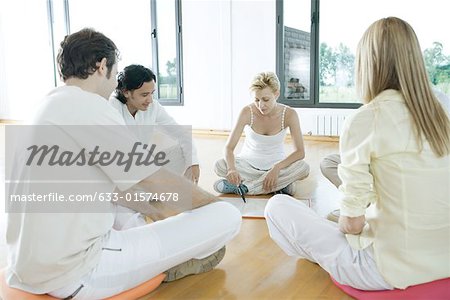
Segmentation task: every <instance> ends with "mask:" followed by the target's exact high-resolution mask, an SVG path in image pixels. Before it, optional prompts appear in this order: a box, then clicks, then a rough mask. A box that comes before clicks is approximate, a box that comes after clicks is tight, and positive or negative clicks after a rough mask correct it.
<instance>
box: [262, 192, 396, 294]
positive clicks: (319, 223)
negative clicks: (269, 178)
mask: <svg viewBox="0 0 450 300" xmlns="http://www.w3.org/2000/svg"><path fill="white" fill-rule="evenodd" d="M265 217H266V221H267V225H268V227H269V233H270V237H271V238H272V239H273V240H274V241H275V242H276V243H277V244H278V246H280V248H281V249H283V251H284V252H286V254H288V255H289V256H296V257H299V258H306V259H308V260H309V261H311V262H314V263H317V264H319V265H320V266H321V267H322V268H323V269H324V270H325V271H327V272H328V273H329V274H330V275H331V276H332V277H333V278H334V279H335V280H336V281H337V282H339V283H341V284H345V285H349V286H352V287H354V288H357V289H361V290H386V289H393V287H392V286H391V285H389V284H388V283H386V282H385V281H384V279H383V277H382V276H381V275H380V273H379V272H378V268H377V265H376V262H375V260H374V258H373V252H372V247H371V246H370V247H368V248H366V249H364V250H354V249H352V248H351V247H350V245H349V244H348V242H347V239H346V238H345V235H344V234H343V233H342V232H341V231H340V230H339V228H338V225H337V224H336V223H334V222H331V221H328V220H327V219H325V218H323V217H321V216H319V215H318V214H317V213H315V212H314V211H313V210H312V209H310V208H309V207H307V206H306V205H305V204H303V203H301V202H300V201H297V200H296V199H294V198H292V197H290V196H288V195H275V196H273V197H272V198H271V199H270V200H269V202H268V204H267V206H266V210H265Z"/></svg>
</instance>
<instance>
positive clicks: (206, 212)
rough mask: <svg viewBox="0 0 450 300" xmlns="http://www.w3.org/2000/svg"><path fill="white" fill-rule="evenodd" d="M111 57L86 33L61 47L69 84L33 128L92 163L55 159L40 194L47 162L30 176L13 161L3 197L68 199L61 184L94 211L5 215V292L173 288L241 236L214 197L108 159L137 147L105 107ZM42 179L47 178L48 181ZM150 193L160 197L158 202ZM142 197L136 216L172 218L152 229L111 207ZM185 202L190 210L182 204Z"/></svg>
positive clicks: (74, 294) (236, 216)
mask: <svg viewBox="0 0 450 300" xmlns="http://www.w3.org/2000/svg"><path fill="white" fill-rule="evenodd" d="M117 58H118V51H117V48H116V46H115V45H114V43H113V42H112V41H111V40H110V39H109V38H107V37H106V36H104V35H103V34H102V33H99V32H96V31H94V30H92V29H83V30H81V31H79V32H76V33H73V34H71V35H69V36H67V37H66V38H65V39H64V41H63V42H62V43H61V50H60V52H59V55H58V63H59V70H60V73H61V77H62V78H63V80H64V83H65V85H64V86H61V87H57V88H55V89H54V90H53V91H51V92H50V93H49V94H48V95H46V96H45V97H44V99H43V100H42V101H41V102H40V107H39V108H38V110H37V112H36V114H35V115H34V117H33V119H32V120H31V124H32V125H47V126H34V127H33V130H36V131H38V129H39V128H42V127H44V129H46V130H50V129H53V131H52V132H55V133H57V135H50V136H49V135H47V136H45V137H44V138H45V140H46V141H47V142H48V143H53V144H55V143H57V146H61V148H63V149H64V152H63V153H65V155H69V156H70V154H71V153H80V154H79V155H81V154H88V153H89V154H90V155H92V156H95V155H96V154H97V157H96V158H95V159H92V160H89V161H86V160H84V159H79V160H77V164H76V166H72V167H68V166H65V165H64V162H68V159H67V160H63V158H60V161H59V162H60V165H51V171H49V172H42V171H41V172H40V173H41V174H42V173H44V174H43V176H44V179H46V181H45V182H47V183H45V182H44V183H42V184H40V183H39V184H37V185H38V186H37V187H36V184H33V179H36V178H35V177H32V176H34V175H35V173H39V172H37V171H36V170H40V169H41V170H42V168H44V165H45V163H46V162H47V161H46V160H44V163H43V164H42V165H41V164H39V165H36V166H34V169H30V168H27V166H26V165H25V164H22V161H21V160H20V159H16V160H15V162H14V163H15V165H17V167H14V171H15V173H17V174H19V175H20V177H19V178H18V180H17V182H18V183H14V182H16V181H14V182H12V183H10V184H9V186H8V190H9V191H10V192H11V191H12V192H13V194H22V195H27V193H33V192H35V191H36V190H38V191H40V192H41V193H42V191H44V190H45V192H46V193H47V196H48V195H50V194H52V193H53V194H55V193H54V192H55V191H56V190H57V191H62V192H61V193H67V190H63V189H62V188H61V187H62V186H63V187H68V189H69V191H70V192H71V193H72V194H68V193H67V196H68V197H69V199H70V196H86V195H87V196H93V197H91V199H94V201H95V208H96V210H95V211H89V208H90V207H94V206H89V205H91V204H90V202H89V203H86V204H84V203H78V204H77V203H75V202H64V204H63V206H61V207H62V208H61V209H60V210H59V211H56V212H55V211H54V207H56V206H58V205H59V204H56V203H50V204H47V206H44V203H42V204H41V203H37V204H33V203H26V205H23V206H19V209H18V211H11V210H10V211H9V215H8V223H7V244H8V250H9V251H8V252H9V259H8V268H7V270H6V273H5V275H6V276H5V278H6V281H7V284H8V285H9V286H10V287H13V288H16V289H20V290H23V291H26V292H29V293H34V294H50V295H52V296H55V297H58V298H66V299H72V298H75V299H104V298H107V297H110V296H113V295H115V294H118V293H121V292H123V291H126V290H129V289H131V288H133V287H135V286H137V285H139V284H141V283H143V282H145V281H147V280H149V279H151V278H153V277H154V276H156V275H158V274H160V273H162V272H164V273H166V275H167V276H166V281H172V280H176V279H179V278H181V277H184V276H186V275H190V274H196V273H201V272H206V271H209V270H211V269H212V268H214V267H215V266H216V265H217V264H218V263H219V262H220V261H221V259H222V258H223V256H224V252H225V247H224V245H225V244H226V243H227V242H228V241H230V240H231V239H232V238H233V237H234V236H235V235H236V234H237V233H238V231H239V228H240V224H241V216H240V213H239V212H238V210H237V209H236V208H234V207H233V206H231V205H229V204H227V203H223V202H216V201H215V200H216V199H217V198H216V197H215V196H213V195H211V194H209V193H207V192H205V191H203V190H201V189H200V188H198V187H197V186H196V185H194V184H193V183H192V182H190V181H188V180H186V179H185V178H183V177H182V176H179V175H175V174H173V173H171V172H169V171H167V170H165V169H163V168H159V167H157V166H156V165H140V164H138V163H135V164H133V165H131V166H129V165H127V166H126V168H124V165H123V162H122V163H117V165H114V164H113V163H114V159H116V158H117V156H114V157H113V158H114V159H113V158H111V153H116V154H117V153H119V154H120V153H122V157H121V159H124V158H125V157H128V158H129V159H132V158H133V155H134V153H135V152H136V151H138V149H137V147H136V146H142V145H141V143H140V142H137V138H135V137H133V135H132V134H130V131H129V129H128V128H127V127H126V125H125V122H124V120H123V118H122V117H121V116H120V114H119V113H118V112H117V110H115V109H114V108H113V107H111V106H110V105H109V104H108V102H107V98H108V97H109V95H110V94H111V92H112V91H113V90H114V88H115V87H116V86H117V80H116V75H117ZM66 125H70V126H66ZM74 125H77V126H74ZM80 125H83V126H80ZM35 140H36V139H35ZM39 141H40V139H39ZM94 146H95V148H94ZM99 146H100V147H99ZM145 146H147V145H144V146H143V147H140V148H139V151H141V152H140V154H141V156H142V155H143V154H145V152H149V151H148V149H147V150H146V148H145ZM89 149H91V150H89ZM99 149H100V150H99ZM104 149H107V150H109V152H105V151H104ZM22 151H24V150H23V149H22ZM102 151H103V152H102ZM130 151H131V152H130ZM24 152H26V151H24ZM99 152H101V153H99ZM124 153H125V156H124ZM61 157H63V155H61ZM110 158H111V159H110ZM108 160H109V163H105V161H108ZM119 160H120V156H119ZM72 163H73V161H72ZM47 164H48V163H47ZM48 165H50V164H48ZM67 165H70V164H67ZM47 167H48V166H47ZM128 167H130V170H129V172H128V169H127V168H128ZM124 169H125V170H124ZM24 170H25V171H24ZM27 170H31V171H32V172H27ZM55 172H59V173H57V174H58V175H55ZM75 175H76V176H75ZM48 178H51V179H52V180H53V181H51V182H50V184H48V181H49V180H48ZM37 179H43V178H37ZM67 182H68V183H67ZM45 184H47V185H46V186H45ZM45 188H46V189H45ZM115 189H116V190H115ZM135 190H139V191H144V192H145V193H143V194H140V193H136V192H133V191H135ZM168 191H170V192H171V193H170V194H171V196H172V200H169V199H168V194H169V193H167V192H168ZM163 194H164V195H165V196H164V199H163V197H162V195H163ZM175 194H176V195H175ZM64 195H66V194H63V196H64ZM149 195H152V196H150V198H148V197H149ZM155 195H157V196H158V197H159V198H158V199H156V200H155V198H154V196H155ZM38 196H39V195H38ZM41 196H42V195H41ZM44 196H46V195H44ZM141 196H144V198H146V199H144V200H146V203H147V204H148V205H147V206H146V207H145V209H144V210H143V211H141V212H142V213H145V214H146V215H149V216H150V217H151V218H152V219H153V220H159V219H163V218H165V217H167V216H170V215H172V217H170V218H167V219H163V220H160V221H157V222H154V223H151V224H146V222H145V220H144V219H143V218H141V219H135V220H123V219H124V218H125V217H127V216H129V215H130V214H129V213H125V214H122V213H119V212H123V211H124V210H125V211H126V212H130V211H131V212H132V210H131V209H127V208H124V207H122V206H119V205H117V204H116V203H122V204H123V205H127V206H129V207H130V208H133V207H134V206H135V201H136V200H138V201H142V197H141ZM191 196H192V199H193V200H192V205H191V206H190V207H186V205H184V206H183V205H182V204H183V203H184V204H186V200H188V199H189V197H191ZM41 198H42V197H41ZM60 198H61V197H60ZM44 199H45V197H44ZM124 199H126V201H125V200H124ZM158 200H160V201H158ZM121 201H122V202H121ZM136 203H138V202H136ZM33 205H34V206H33ZM36 205H37V206H36ZM11 207H15V206H14V205H13V204H11V203H9V204H8V207H7V209H8V208H9V209H10V208H11ZM30 207H33V208H36V210H31V209H30ZM58 207H60V206H58ZM140 207H141V208H142V207H143V206H142V205H141V206H140ZM44 208H45V209H46V210H44ZM167 210H168V211H167ZM186 210H189V211H186ZM184 211H186V212H184ZM7 212H8V211H7ZM48 212H52V213H48ZM132 215H133V214H132ZM134 215H136V214H134ZM130 224H131V225H130Z"/></svg>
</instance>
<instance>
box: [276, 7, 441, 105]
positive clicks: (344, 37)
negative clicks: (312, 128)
mask: <svg viewBox="0 0 450 300" xmlns="http://www.w3.org/2000/svg"><path fill="white" fill-rule="evenodd" d="M441 2H442V1H440V0H429V1H427V2H420V1H419V2H414V3H413V2H411V1H408V0H397V1H391V0H378V1H360V0H345V1H333V0H322V1H320V0H284V1H283V0H278V1H277V72H278V75H279V77H280V81H281V82H282V93H281V95H282V96H281V97H280V100H281V102H283V103H286V104H288V105H291V106H295V107H331V108H352V107H358V106H359V105H360V103H359V99H357V96H356V93H355V89H354V78H353V77H354V75H353V73H354V59H355V52H356V47H357V43H358V42H359V39H360V38H361V36H362V35H363V33H364V31H365V30H366V29H367V27H369V25H370V24H372V23H373V22H374V21H376V20H378V19H380V18H383V17H387V16H397V17H399V18H402V19H404V20H406V21H407V22H408V23H410V24H411V26H412V27H413V28H414V29H415V31H416V33H417V36H418V38H419V41H420V44H421V47H422V50H423V53H424V58H425V64H426V67H427V70H428V73H429V75H430V80H431V82H432V84H433V85H435V88H436V89H438V90H440V91H442V92H444V93H446V94H447V95H450V37H449V36H448V34H446V33H445V31H446V28H447V27H448V26H447V22H446V20H447V16H446V14H447V13H446V10H445V9H438V8H439V7H442V3H441ZM406 7H407V8H408V9H405V8H406ZM357 12H359V13H357ZM318 16H320V18H319V17H318ZM424 16H432V18H433V22H430V19H429V18H428V17H424ZM308 75H309V77H308Z"/></svg>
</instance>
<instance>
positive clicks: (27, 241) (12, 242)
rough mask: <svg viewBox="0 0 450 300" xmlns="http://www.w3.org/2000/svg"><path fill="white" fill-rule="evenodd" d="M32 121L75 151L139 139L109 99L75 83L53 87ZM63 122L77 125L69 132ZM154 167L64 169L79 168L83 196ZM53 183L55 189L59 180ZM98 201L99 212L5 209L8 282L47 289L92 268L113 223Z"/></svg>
mask: <svg viewBox="0 0 450 300" xmlns="http://www.w3.org/2000/svg"><path fill="white" fill-rule="evenodd" d="M30 125H53V127H52V128H55V129H57V130H58V132H59V134H58V138H57V139H58V140H57V141H55V143H61V144H64V145H66V146H67V145H69V146H67V147H69V148H70V149H69V150H70V151H73V152H74V153H77V152H78V151H80V149H82V148H83V147H84V146H85V145H87V144H89V143H92V141H95V143H97V144H98V145H101V146H105V147H107V148H108V149H107V150H111V151H114V150H117V149H118V150H121V151H123V152H126V151H130V150H131V148H132V147H133V145H134V144H135V143H136V140H137V139H136V138H134V137H133V135H131V134H130V133H129V130H128V129H127V126H126V125H125V123H124V120H123V118H122V116H121V115H120V114H119V113H118V112H117V110H116V109H114V108H113V107H111V106H110V105H109V104H108V101H107V99H105V98H103V97H101V96H99V95H97V94H93V93H90V92H87V91H84V90H82V89H80V88H79V87H76V86H62V87H58V88H56V89H54V90H53V91H51V92H50V93H49V94H48V95H47V96H46V97H45V98H44V99H43V100H42V102H41V104H40V106H39V108H38V110H37V112H36V114H35V115H34V118H33V119H32V120H31V122H30ZM63 125H77V126H74V127H73V130H72V129H70V128H71V127H65V126H63ZM86 125H88V126H86ZM97 129H98V130H97ZM49 138H52V137H49ZM55 139H56V137H55ZM65 150H67V149H65ZM157 169H158V168H157V167H156V166H153V165H152V166H150V167H149V166H146V167H142V168H140V167H136V168H133V170H132V172H124V171H123V167H118V166H114V165H108V166H101V165H98V164H97V165H85V166H83V167H82V168H78V169H77V170H76V171H75V170H74V169H73V168H67V171H66V172H67V175H68V176H69V177H70V175H71V173H72V172H78V173H77V174H76V175H77V178H80V179H81V183H80V184H79V185H77V186H76V191H77V193H78V194H80V195H81V194H83V193H85V192H92V185H94V186H95V189H96V191H99V192H105V193H107V192H113V191H114V189H115V187H118V188H119V189H120V190H122V191H123V190H126V189H128V188H129V187H131V186H133V185H134V184H136V183H137V182H139V181H141V180H142V179H144V178H146V177H148V176H149V175H151V174H152V173H154V172H155V171H156V170H157ZM19 173H20V172H19ZM48 175H49V176H50V175H51V174H48ZM63 177H64V176H63ZM21 179H26V178H21ZM54 185H55V189H56V188H58V186H59V185H60V183H57V182H55V183H54ZM13 189H14V187H13ZM18 189H19V192H20V189H22V190H27V189H28V190H29V189H30V185H27V184H22V185H21V186H20V188H17V187H15V192H17V190H18ZM101 205H102V207H101V210H102V211H101V212H73V213H72V212H71V211H70V210H69V211H67V212H64V213H9V214H8V220H7V237H6V238H7V244H8V250H9V251H8V252H9V259H8V269H7V272H6V279H7V283H8V285H9V286H11V287H13V288H19V289H22V290H25V291H28V292H31V293H38V294H41V293H47V292H50V291H53V290H56V289H59V288H62V287H64V286H66V285H68V284H71V283H73V282H75V281H76V280H79V279H80V278H81V277H82V276H84V275H85V274H87V273H88V272H89V271H91V270H92V269H93V268H94V267H95V265H96V264H97V262H98V261H99V259H100V255H101V251H102V244H103V241H104V240H105V238H106V237H107V236H108V234H109V232H110V230H111V229H112V226H113V221H114V213H113V205H112V204H111V202H104V203H101Z"/></svg>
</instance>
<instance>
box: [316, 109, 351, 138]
mask: <svg viewBox="0 0 450 300" xmlns="http://www.w3.org/2000/svg"><path fill="white" fill-rule="evenodd" d="M314 118H315V123H316V124H315V126H314V127H313V130H312V134H313V135H324V136H339V135H340V134H341V130H342V126H343V125H344V120H345V116H344V115H336V114H319V115H315V116H314Z"/></svg>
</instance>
